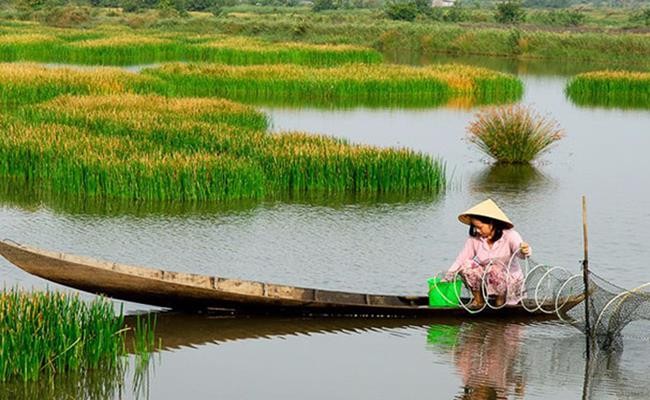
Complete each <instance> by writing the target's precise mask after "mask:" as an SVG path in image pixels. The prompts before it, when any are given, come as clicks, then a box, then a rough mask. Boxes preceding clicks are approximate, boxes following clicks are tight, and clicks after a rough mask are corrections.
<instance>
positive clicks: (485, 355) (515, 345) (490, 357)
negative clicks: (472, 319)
mask: <svg viewBox="0 0 650 400" xmlns="http://www.w3.org/2000/svg"><path fill="white" fill-rule="evenodd" d="M522 329H523V327H522V326H521V325H517V324H494V325H491V326H490V327H489V329H485V326H483V325H482V324H464V325H463V326H462V329H461V330H460V331H459V334H458V344H457V345H456V346H455V348H454V364H455V366H456V368H457V369H458V371H459V373H460V375H461V376H462V380H463V388H462V393H461V394H460V395H459V396H458V398H459V399H463V400H465V399H467V400H469V399H472V400H488V399H506V398H508V397H509V396H510V394H514V395H515V398H522V396H523V393H524V379H523V375H522V374H521V371H516V370H515V368H514V366H515V361H516V360H517V357H518V356H519V345H520V342H521V334H522Z"/></svg>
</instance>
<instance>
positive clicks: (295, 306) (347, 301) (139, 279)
mask: <svg viewBox="0 0 650 400" xmlns="http://www.w3.org/2000/svg"><path fill="white" fill-rule="evenodd" d="M0 254H2V256H4V257H5V258H6V259H7V260H9V261H10V262H11V263H13V264H15V265H16V266H18V267H19V268H21V269H23V270H24V271H26V272H28V273H30V274H33V275H36V276H39V277H41V278H43V279H47V280H48V281H52V282H56V283H59V284H61V285H64V286H68V287H71V288H75V289H79V290H82V291H85V292H89V293H93V294H102V295H105V296H108V297H111V298H115V299H121V300H126V301H132V302H136V303H143V304H149V305H154V306H159V307H167V308H172V309H176V310H185V311H192V312H199V311H204V310H221V311H226V312H237V313H245V314H283V315H286V314H301V315H337V316H341V315H354V316H436V315H440V316H442V315H444V316H466V315H469V313H468V312H467V311H466V310H464V309H463V308H458V307H448V308H430V307H428V306H427V297H426V296H395V295H377V294H365V293H351V292H340V291H331V290H319V289H310V288H301V287H294V286H286V285H276V284H269V283H264V282H255V281H247V280H239V279H228V278H221V277H217V276H206V275H198V274H190V273H183V272H171V271H164V270H160V269H154V268H146V267H138V266H131V265H125V264H118V263H112V262H106V261H100V260H96V259H91V258H87V257H80V256H74V255H69V254H64V253H57V252H52V251H47V250H42V249H37V248H33V247H29V246H24V245H20V244H17V243H12V242H9V241H0ZM580 301H582V298H581V297H580V296H576V297H575V298H571V299H568V300H567V301H565V302H564V306H563V307H564V311H566V310H568V309H569V308H571V307H573V306H575V305H576V304H578V303H579V302H580ZM529 308H532V307H529ZM545 309H546V308H545ZM534 314H537V315H548V314H549V313H548V312H543V311H541V310H538V311H537V312H534V313H530V312H528V311H526V309H525V308H524V307H522V306H520V305H508V306H506V307H504V308H502V309H500V310H492V309H486V310H484V311H482V312H481V313H480V314H474V315H491V316H497V315H498V316H520V315H534Z"/></svg>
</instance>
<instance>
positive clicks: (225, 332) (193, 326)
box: [125, 312, 462, 350]
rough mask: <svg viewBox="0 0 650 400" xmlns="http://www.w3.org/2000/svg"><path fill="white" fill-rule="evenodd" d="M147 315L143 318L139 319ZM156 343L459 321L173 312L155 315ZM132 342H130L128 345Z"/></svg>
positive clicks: (176, 345) (166, 345)
mask: <svg viewBox="0 0 650 400" xmlns="http://www.w3.org/2000/svg"><path fill="white" fill-rule="evenodd" d="M143 317H144V318H146V316H140V318H143ZM136 318H137V316H127V317H126V318H125V323H126V324H127V325H128V326H135V319H136ZM155 318H156V331H155V333H156V343H160V344H161V346H160V348H159V349H160V350H175V349H180V348H182V347H194V346H200V345H203V344H209V343H225V342H231V341H236V340H244V339H256V338H270V337H275V336H288V335H312V334H318V333H336V332H348V333H349V332H359V333H362V332H364V331H371V330H377V329H391V328H406V327H409V326H425V325H427V324H429V323H433V322H435V323H439V324H446V325H460V324H461V323H462V320H461V319H458V318H443V319H441V318H436V319H435V321H434V320H427V319H423V318H337V317H332V318H308V317H304V318H300V317H287V318H281V317H250V318H246V317H236V318H235V317H230V316H214V315H212V316H202V315H192V314H183V313H174V312H162V313H155ZM130 342H131V340H129V339H127V343H130Z"/></svg>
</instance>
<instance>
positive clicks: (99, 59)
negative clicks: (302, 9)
mask: <svg viewBox="0 0 650 400" xmlns="http://www.w3.org/2000/svg"><path fill="white" fill-rule="evenodd" d="M63 32H66V31H63ZM74 33H75V31H72V32H71V33H68V34H66V33H60V32H57V31H50V32H47V33H40V32H38V31H37V30H35V29H34V30H33V31H32V30H27V31H26V32H25V31H19V32H16V33H13V34H8V35H5V36H3V37H0V61H5V62H15V61H37V62H56V63H68V64H86V65H93V64H94V65H133V64H150V63H158V62H168V61H180V60H185V61H200V62H215V63H224V64H234V65H252V64H287V63H291V64H301V65H320V66H332V65H339V64H345V63H369V64H376V63H380V62H382V60H383V58H382V56H381V54H380V53H379V52H377V51H376V50H373V49H370V48H366V47H361V46H352V45H321V44H307V43H291V42H288V43H271V42H267V41H264V40H261V39H255V38H244V37H237V36H224V35H203V37H201V36H198V35H191V34H187V33H183V32H176V33H171V34H170V33H166V34H165V33H160V32H149V33H148V34H134V33H129V32H127V31H124V30H122V29H117V31H116V32H106V31H98V32H97V33H96V34H95V35H90V36H89V35H84V34H74Z"/></svg>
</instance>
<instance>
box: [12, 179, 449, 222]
mask: <svg viewBox="0 0 650 400" xmlns="http://www.w3.org/2000/svg"><path fill="white" fill-rule="evenodd" d="M442 196H443V194H433V193H408V194H405V193H371V194H364V193H331V194H319V193H307V194H302V195H295V194H294V195H291V196H289V195H286V196H277V197H275V198H273V199H269V200H266V201H264V202H260V201H256V200H233V201H228V202H225V201H219V202H216V201H215V202H206V201H202V202H191V201H186V202H181V201H173V202H156V201H130V200H124V199H102V198H84V197H75V196H66V195H61V194H57V193H50V192H43V191H41V190H39V186H37V185H36V186H35V185H31V184H26V183H24V182H19V181H17V180H15V179H12V178H6V177H0V205H3V204H4V205H9V206H12V207H18V208H21V209H23V210H25V211H35V210H37V209H39V208H41V207H43V206H45V207H47V208H48V209H50V210H53V211H55V212H57V213H59V214H67V215H86V216H100V217H116V216H135V217H146V216H165V217H169V216H184V217H187V216H208V215H227V214H238V215H245V214H246V213H250V212H253V211H254V210H255V209H256V208H257V207H259V206H260V204H266V205H271V204H274V203H282V204H300V205H310V206H322V207H329V208H333V209H337V208H340V207H345V206H348V205H356V206H362V207H373V206H378V205H387V204H390V205H399V204H410V205H417V204H423V205H427V204H431V203H435V202H437V201H438V200H440V198H441V197H442Z"/></svg>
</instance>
